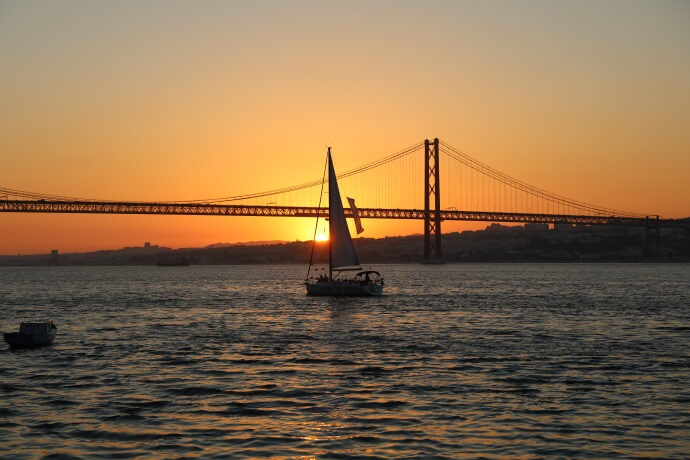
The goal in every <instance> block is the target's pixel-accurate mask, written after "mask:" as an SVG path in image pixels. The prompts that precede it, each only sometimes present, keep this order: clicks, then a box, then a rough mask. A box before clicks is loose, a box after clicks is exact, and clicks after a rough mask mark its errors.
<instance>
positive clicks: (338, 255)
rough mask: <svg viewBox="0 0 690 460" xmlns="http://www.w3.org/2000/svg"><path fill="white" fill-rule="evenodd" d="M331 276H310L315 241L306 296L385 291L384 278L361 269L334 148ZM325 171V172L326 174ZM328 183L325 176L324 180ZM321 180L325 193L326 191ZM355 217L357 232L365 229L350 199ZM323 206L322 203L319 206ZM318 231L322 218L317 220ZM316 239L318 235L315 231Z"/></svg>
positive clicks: (330, 208)
mask: <svg viewBox="0 0 690 460" xmlns="http://www.w3.org/2000/svg"><path fill="white" fill-rule="evenodd" d="M327 163H328V243H327V244H328V274H326V273H324V274H322V275H320V276H313V277H310V274H311V267H312V262H313V258H314V242H312V256H311V258H310V260H309V270H308V271H307V279H306V282H305V284H306V286H307V294H309V295H321V296H379V295H381V293H382V292H383V278H382V277H381V274H380V273H379V272H377V271H374V270H362V267H361V266H360V265H359V258H358V257H357V252H356V251H355V246H354V244H353V243H352V237H351V236H350V230H349V229H348V228H347V221H346V219H345V210H344V209H343V202H342V200H341V198H340V189H339V188H338V181H337V178H336V175H335V168H334V167H333V159H332V158H331V148H330V147H328V157H327ZM324 172H325V171H324ZM323 180H325V174H324V178H323ZM323 180H322V184H321V187H322V190H323ZM348 200H349V202H350V208H351V209H352V211H353V217H355V221H356V223H357V233H361V231H363V230H364V229H362V227H361V225H360V224H359V219H358V216H357V211H356V208H355V206H354V200H353V199H351V198H348ZM319 206H320V204H319ZM316 225H317V228H318V225H319V218H318V216H317V218H316ZM314 236H316V232H314Z"/></svg>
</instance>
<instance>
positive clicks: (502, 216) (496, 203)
mask: <svg viewBox="0 0 690 460" xmlns="http://www.w3.org/2000/svg"><path fill="white" fill-rule="evenodd" d="M337 165H338V162H337V161H336V166H337ZM422 165H423V170H422V171H423V174H422V173H420V172H419V169H420V168H419V167H420V166H422ZM441 165H443V168H442V167H441ZM338 182H339V184H340V188H341V191H342V193H343V194H344V195H347V196H356V197H357V199H358V201H359V205H358V209H357V212H358V213H359V215H360V217H361V218H367V219H418V220H423V221H424V257H425V259H433V258H435V259H442V258H443V250H442V233H441V223H442V222H443V221H483V222H512V223H544V224H583V225H624V226H640V227H645V228H646V229H647V235H649V232H650V229H651V230H653V231H655V232H656V236H657V241H658V236H659V228H660V227H662V226H675V225H677V224H678V222H677V221H674V220H670V219H660V218H659V216H658V215H648V214H643V213H635V212H629V211H621V210H616V209H611V208H606V207H602V206H598V205H593V204H589V203H585V202H582V201H577V200H574V199H571V198H567V197H564V196H562V195H558V194H555V193H551V192H548V191H546V190H544V189H541V188H539V187H536V186H533V185H530V184H528V183H526V182H524V181H521V180H518V179H516V178H514V177H512V176H509V175H508V174H505V173H503V172H501V171H499V170H498V169H495V168H493V167H491V166H489V165H487V164H484V163H482V162H480V161H478V160H476V159H474V158H473V157H471V156H470V155H468V154H466V153H464V152H463V151H461V150H459V149H457V148H455V147H453V146H451V145H449V144H447V143H445V142H441V141H439V139H434V140H433V141H430V140H428V139H427V140H424V141H423V142H419V143H417V144H415V145H412V146H410V147H408V148H406V149H403V150H401V151H398V152H395V153H393V154H391V155H388V156H384V157H382V158H380V159H378V160H376V161H373V162H370V163H367V164H365V165H362V166H360V167H358V168H354V169H351V170H348V171H346V172H344V173H341V174H340V175H339V176H338ZM321 184H322V181H321V180H320V179H319V180H314V181H311V182H306V183H302V184H297V185H293V186H288V187H283V188H280V189H274V190H268V191H264V192H258V193H251V194H245V195H234V196H224V197H215V198H207V199H193V200H181V201H160V202H137V201H108V200H93V199H84V198H78V197H68V196H61V195H49V194H45V193H35V192H27V191H22V190H15V189H9V188H2V187H0V212H18V213H89V214H163V215H212V216H270V217H293V218H294V217H316V216H325V215H327V213H328V209H327V208H324V207H319V206H313V203H319V195H320V193H322V192H321ZM420 191H423V193H419V192H420ZM307 203H309V204H312V205H305V204H307ZM346 215H348V216H352V209H346ZM657 246H658V243H657Z"/></svg>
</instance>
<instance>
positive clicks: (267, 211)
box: [0, 200, 675, 226]
mask: <svg viewBox="0 0 690 460" xmlns="http://www.w3.org/2000/svg"><path fill="white" fill-rule="evenodd" d="M358 211H359V214H360V217H362V218H368V219H420V220H421V219H424V210H423V209H379V208H361V209H358ZM0 212H30V213H80V214H162V215H196V216H270V217H316V216H323V217H325V216H326V215H327V214H328V208H319V207H309V206H247V205H229V204H196V203H143V202H114V201H47V200H0ZM429 213H430V217H431V219H434V218H435V217H436V213H435V211H433V210H432V211H430V212H429ZM440 213H441V219H442V220H445V221H450V220H460V221H480V222H517V223H550V224H586V225H628V226H645V225H648V224H649V223H651V222H650V220H648V219H646V218H644V217H642V218H637V217H620V216H601V215H594V216H586V215H566V214H525V213H510V212H485V211H461V210H442V211H440ZM345 214H346V215H347V216H348V217H351V216H352V210H351V209H349V208H348V209H345ZM655 217H656V216H655ZM653 223H654V225H656V224H657V219H656V218H655V219H654V220H653ZM658 224H659V225H673V224H675V221H673V220H667V219H664V220H658Z"/></svg>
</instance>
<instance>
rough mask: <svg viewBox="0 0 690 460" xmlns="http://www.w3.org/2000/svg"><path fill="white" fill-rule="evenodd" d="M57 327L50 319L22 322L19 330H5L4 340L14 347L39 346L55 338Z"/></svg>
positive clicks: (49, 342)
mask: <svg viewBox="0 0 690 460" xmlns="http://www.w3.org/2000/svg"><path fill="white" fill-rule="evenodd" d="M56 333H57V327H56V326H55V324H53V322H52V321H41V322H22V323H21V324H20V325H19V332H5V333H4V334H3V335H4V336H5V342H7V343H8V344H9V345H10V347H14V348H29V347H41V346H44V345H50V344H52V343H53V341H54V340H55V334H56Z"/></svg>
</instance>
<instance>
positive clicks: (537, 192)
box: [442, 149, 643, 217]
mask: <svg viewBox="0 0 690 460" xmlns="http://www.w3.org/2000/svg"><path fill="white" fill-rule="evenodd" d="M442 152H443V153H445V154H446V155H448V156H449V157H451V158H453V159H455V160H456V161H460V162H462V163H463V164H466V165H467V166H469V167H470V168H472V169H474V170H475V171H477V172H479V173H481V174H484V175H486V176H489V177H491V178H493V179H496V180H498V181H501V182H503V183H504V184H506V185H510V186H511V187H515V188H518V189H519V190H521V191H523V192H525V193H528V194H530V195H532V196H535V197H539V198H543V199H552V200H554V201H556V202H559V203H560V204H563V205H565V206H572V207H575V208H578V209H580V210H587V211H592V212H596V213H600V214H610V213H613V214H618V215H625V216H630V217H638V216H641V215H643V214H639V213H631V212H628V211H621V210H615V209H610V208H604V207H600V206H596V205H591V204H589V203H585V202H579V201H576V200H572V199H569V198H566V197H563V196H560V195H557V194H555V193H551V192H547V191H546V190H543V189H540V188H538V187H534V186H532V185H529V184H527V183H525V182H523V181H520V180H517V179H514V178H512V177H510V176H508V175H506V174H504V173H501V172H500V171H498V170H496V169H494V168H491V167H489V166H486V165H484V164H482V163H480V162H478V161H476V160H474V159H473V158H471V157H469V156H468V155H466V154H463V155H462V157H459V156H456V155H454V154H453V153H452V152H449V151H447V150H445V149H443V150H442Z"/></svg>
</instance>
